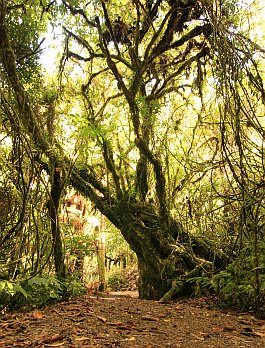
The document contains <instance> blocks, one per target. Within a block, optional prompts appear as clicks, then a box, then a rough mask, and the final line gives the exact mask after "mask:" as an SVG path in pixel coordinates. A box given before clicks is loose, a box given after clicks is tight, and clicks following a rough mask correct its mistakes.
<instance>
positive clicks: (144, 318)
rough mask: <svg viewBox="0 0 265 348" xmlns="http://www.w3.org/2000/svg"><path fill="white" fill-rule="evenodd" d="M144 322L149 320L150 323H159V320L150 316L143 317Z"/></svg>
mask: <svg viewBox="0 0 265 348" xmlns="http://www.w3.org/2000/svg"><path fill="white" fill-rule="evenodd" d="M141 319H142V320H148V321H158V320H159V318H156V317H151V316H150V315H144V316H142V317H141Z"/></svg>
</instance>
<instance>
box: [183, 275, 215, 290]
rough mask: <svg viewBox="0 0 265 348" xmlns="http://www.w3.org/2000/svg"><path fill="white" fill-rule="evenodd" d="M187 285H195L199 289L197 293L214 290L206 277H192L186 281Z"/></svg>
mask: <svg viewBox="0 0 265 348" xmlns="http://www.w3.org/2000/svg"><path fill="white" fill-rule="evenodd" d="M187 283H190V284H195V285H196V287H198V289H199V290H197V291H199V292H200V293H201V292H204V291H205V290H213V288H214V287H213V284H212V281H211V279H210V278H208V277H192V278H189V279H188V280H187Z"/></svg>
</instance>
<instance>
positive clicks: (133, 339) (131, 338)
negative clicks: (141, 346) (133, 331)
mask: <svg viewBox="0 0 265 348" xmlns="http://www.w3.org/2000/svg"><path fill="white" fill-rule="evenodd" d="M125 341H135V337H134V336H132V337H130V338H126V340H125Z"/></svg>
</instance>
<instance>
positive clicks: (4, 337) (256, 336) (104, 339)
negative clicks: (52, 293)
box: [0, 292, 265, 348]
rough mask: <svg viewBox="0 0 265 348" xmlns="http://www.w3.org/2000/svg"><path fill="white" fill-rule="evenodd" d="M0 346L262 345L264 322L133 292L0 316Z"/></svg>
mask: <svg viewBox="0 0 265 348" xmlns="http://www.w3.org/2000/svg"><path fill="white" fill-rule="evenodd" d="M0 347H5V348H8V347H27V348H30V347H71V348H79V347H83V348H88V347H100V348H101V347H102V348H103V347H124V348H130V347H133V348H136V347H137V348H163V347H170V348H174V347H183V348H200V347H203V348H206V347H209V348H210V347H211V348H224V347H229V348H231V347H235V348H244V347H253V348H257V347H265V321H261V320H257V319H255V318H254V317H253V316H251V315H250V314H245V313H238V312H231V311H220V310H217V309H214V307H213V306H211V305H210V304H209V301H208V299H206V298H201V299H189V300H180V301H177V302H174V303H170V304H161V303H159V302H156V301H145V300H139V299H137V297H136V293H135V292H128V293H110V294H106V295H104V296H102V297H96V296H91V295H90V294H86V295H84V296H81V297H79V298H76V299H72V300H70V301H67V302H63V303H59V304H55V305H52V306H51V307H47V308H45V309H43V310H41V311H40V310H30V311H26V310H24V311H19V312H15V313H7V314H4V315H1V317H0Z"/></svg>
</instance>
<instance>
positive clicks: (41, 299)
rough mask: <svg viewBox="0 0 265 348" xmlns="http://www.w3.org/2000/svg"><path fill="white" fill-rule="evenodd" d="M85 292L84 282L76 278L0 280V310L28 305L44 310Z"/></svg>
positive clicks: (36, 277) (38, 277) (37, 277)
mask: <svg viewBox="0 0 265 348" xmlns="http://www.w3.org/2000/svg"><path fill="white" fill-rule="evenodd" d="M85 292H86V289H85V287H84V286H83V284H82V282H81V281H80V280H79V279H75V278H68V279H65V280H64V281H59V280H57V279H55V278H52V277H50V278H48V277H40V276H35V277H33V278H30V279H28V280H23V281H20V282H12V281H9V280H0V309H1V310H2V311H3V310H6V309H9V310H16V309H19V308H21V307H24V306H28V305H32V306H35V307H38V308H42V307H44V306H47V305H51V304H52V303H55V302H59V301H62V300H65V299H67V298H70V297H74V296H78V295H81V294H83V293H85Z"/></svg>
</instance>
